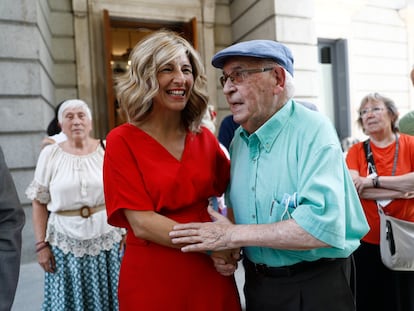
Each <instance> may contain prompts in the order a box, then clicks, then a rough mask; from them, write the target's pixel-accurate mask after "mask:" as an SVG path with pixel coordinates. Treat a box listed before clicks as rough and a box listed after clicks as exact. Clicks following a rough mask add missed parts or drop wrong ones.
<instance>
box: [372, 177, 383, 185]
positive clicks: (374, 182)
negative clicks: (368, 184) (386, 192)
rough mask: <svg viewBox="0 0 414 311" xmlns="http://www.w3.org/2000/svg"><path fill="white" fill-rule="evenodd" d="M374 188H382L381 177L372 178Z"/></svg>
mask: <svg viewBox="0 0 414 311" xmlns="http://www.w3.org/2000/svg"><path fill="white" fill-rule="evenodd" d="M372 186H373V187H374V188H380V187H381V186H380V182H379V176H378V175H375V176H374V177H373V178H372Z"/></svg>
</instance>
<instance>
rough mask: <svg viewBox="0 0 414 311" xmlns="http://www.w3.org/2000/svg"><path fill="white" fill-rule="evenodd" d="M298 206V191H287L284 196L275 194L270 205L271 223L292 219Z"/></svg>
mask: <svg viewBox="0 0 414 311" xmlns="http://www.w3.org/2000/svg"><path fill="white" fill-rule="evenodd" d="M296 206H297V193H296V192H294V193H293V194H288V193H285V194H283V196H282V197H280V196H279V197H278V196H277V195H274V196H273V200H272V202H271V206H270V213H269V223H273V222H278V221H282V220H288V219H291V218H292V216H291V214H292V213H293V211H294V210H295V209H296Z"/></svg>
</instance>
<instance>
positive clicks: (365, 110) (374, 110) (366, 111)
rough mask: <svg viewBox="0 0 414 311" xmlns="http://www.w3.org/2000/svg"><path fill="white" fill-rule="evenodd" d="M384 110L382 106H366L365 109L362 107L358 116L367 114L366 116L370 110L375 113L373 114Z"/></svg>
mask: <svg viewBox="0 0 414 311" xmlns="http://www.w3.org/2000/svg"><path fill="white" fill-rule="evenodd" d="M383 110H384V108H382V107H372V108H367V109H362V110H361V111H360V112H359V116H360V117H361V118H366V117H367V116H368V113H370V112H372V113H373V114H375V115H378V114H380V113H381V111H383Z"/></svg>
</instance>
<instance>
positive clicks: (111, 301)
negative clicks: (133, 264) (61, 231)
mask: <svg viewBox="0 0 414 311" xmlns="http://www.w3.org/2000/svg"><path fill="white" fill-rule="evenodd" d="M118 248H119V243H116V244H114V246H113V248H112V249H111V250H108V251H101V252H100V253H99V255H97V256H90V255H85V256H83V257H75V256H73V254H72V253H68V254H64V253H63V252H62V251H61V250H60V249H59V248H57V247H56V246H52V252H53V254H54V256H55V260H56V272H55V273H47V272H46V273H45V288H44V302H43V306H42V310H44V311H117V310H118V276H119V269H120V264H121V258H120V255H119V251H118Z"/></svg>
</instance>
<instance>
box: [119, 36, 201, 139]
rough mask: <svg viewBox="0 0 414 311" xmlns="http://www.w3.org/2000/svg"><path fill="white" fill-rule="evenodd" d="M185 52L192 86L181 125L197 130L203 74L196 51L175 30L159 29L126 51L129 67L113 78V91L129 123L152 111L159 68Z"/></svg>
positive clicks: (157, 85)
mask: <svg viewBox="0 0 414 311" xmlns="http://www.w3.org/2000/svg"><path fill="white" fill-rule="evenodd" d="M183 53H185V54H186V55H187V57H188V59H189V61H190V63H191V66H192V70H193V77H194V85H193V88H192V89H191V90H190V97H189V100H188V103H187V104H186V106H185V108H184V110H183V111H182V112H181V114H182V115H181V116H182V122H183V125H184V126H185V128H186V129H187V130H190V131H192V132H199V131H200V124H201V120H202V118H203V115H204V113H205V111H206V108H207V103H208V95H207V77H206V74H205V71H204V66H203V64H202V62H201V58H200V56H199V54H198V52H197V51H196V50H195V49H194V48H193V47H192V46H191V44H190V43H189V42H188V41H187V40H186V39H184V38H183V37H181V36H180V35H179V34H178V33H175V32H173V31H169V30H159V31H156V32H153V33H151V34H150V35H148V36H146V37H145V38H144V39H143V40H141V41H140V42H138V44H137V45H136V46H135V47H134V49H133V50H132V52H131V54H130V60H131V65H130V68H129V70H128V71H127V72H126V73H125V74H124V75H122V76H121V77H119V78H118V79H117V80H116V86H115V90H116V93H117V99H118V102H119V104H120V107H121V109H123V110H124V112H125V113H126V115H127V117H128V121H129V122H131V123H137V122H141V121H144V120H145V119H146V118H147V117H148V115H149V114H150V113H151V110H152V99H153V98H154V97H155V95H156V94H157V92H158V90H159V84H158V80H157V74H158V72H159V70H160V68H161V67H162V66H164V65H166V64H167V63H169V62H171V61H172V60H174V59H175V58H177V57H179V56H181V55H182V54H183Z"/></svg>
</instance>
